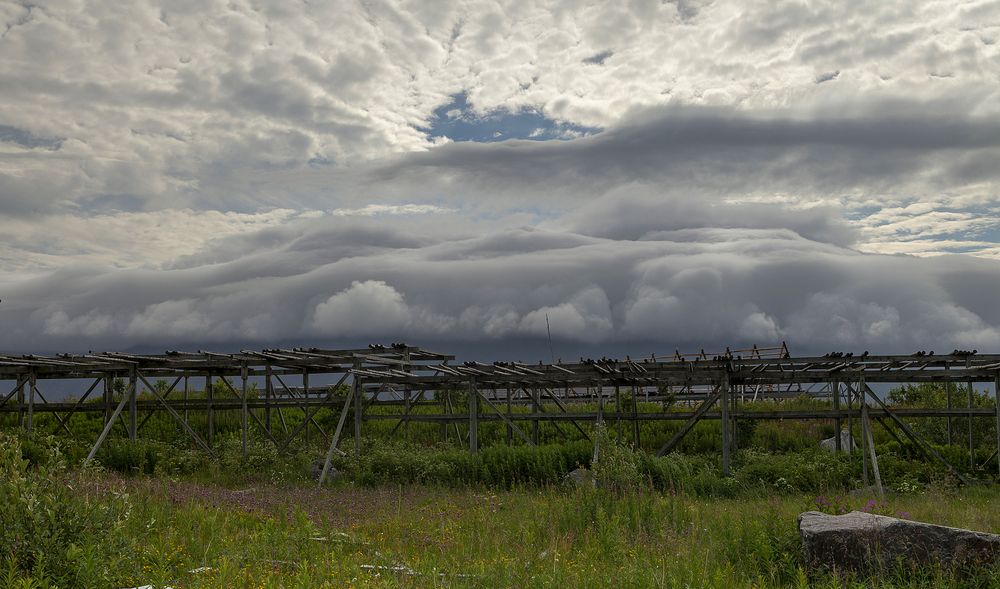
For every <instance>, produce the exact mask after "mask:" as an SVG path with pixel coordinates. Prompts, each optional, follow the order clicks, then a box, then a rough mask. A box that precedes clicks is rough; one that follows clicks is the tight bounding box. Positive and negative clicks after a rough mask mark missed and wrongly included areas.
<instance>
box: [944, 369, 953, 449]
mask: <svg viewBox="0 0 1000 589" xmlns="http://www.w3.org/2000/svg"><path fill="white" fill-rule="evenodd" d="M947 369H948V367H947V366H946V367H945V370H947ZM944 388H945V398H946V406H947V407H948V409H951V381H950V380H949V381H948V382H946V383H944ZM947 428H948V445H949V446H951V444H952V439H951V415H950V414H949V415H948V422H947Z"/></svg>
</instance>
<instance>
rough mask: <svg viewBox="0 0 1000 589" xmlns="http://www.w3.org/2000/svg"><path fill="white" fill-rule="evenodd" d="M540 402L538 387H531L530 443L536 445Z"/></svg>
mask: <svg viewBox="0 0 1000 589" xmlns="http://www.w3.org/2000/svg"><path fill="white" fill-rule="evenodd" d="M541 409H542V404H541V403H540V402H539V399H538V387H532V388H531V414H532V416H533V417H532V422H531V443H532V444H534V445H536V446H537V445H538V414H539V413H540V412H541Z"/></svg>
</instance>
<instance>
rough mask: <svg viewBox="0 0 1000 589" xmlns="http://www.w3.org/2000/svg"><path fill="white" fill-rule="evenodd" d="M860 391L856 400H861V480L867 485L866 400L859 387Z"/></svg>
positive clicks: (867, 436) (867, 435)
mask: <svg viewBox="0 0 1000 589" xmlns="http://www.w3.org/2000/svg"><path fill="white" fill-rule="evenodd" d="M858 390H859V392H860V393H861V394H860V395H859V397H858V400H859V401H860V402H861V480H862V484H863V485H864V486H865V487H868V485H869V482H868V452H867V451H868V439H869V435H870V434H869V433H868V401H867V399H865V395H864V389H862V388H860V387H859V389H858Z"/></svg>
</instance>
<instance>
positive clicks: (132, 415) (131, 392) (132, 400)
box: [128, 364, 139, 442]
mask: <svg viewBox="0 0 1000 589" xmlns="http://www.w3.org/2000/svg"><path fill="white" fill-rule="evenodd" d="M138 390H139V379H138V378H137V375H136V369H135V365H134V364H133V365H132V367H131V368H129V371H128V439H129V441H131V442H134V441H135V440H136V437H137V435H138V431H137V429H136V425H137V424H136V417H137V416H138V412H137V411H136V401H137V399H136V397H137V396H138Z"/></svg>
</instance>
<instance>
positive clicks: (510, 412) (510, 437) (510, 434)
mask: <svg viewBox="0 0 1000 589" xmlns="http://www.w3.org/2000/svg"><path fill="white" fill-rule="evenodd" d="M513 419H514V407H513V404H512V401H511V398H510V383H507V421H508V422H511V421H512V420H513ZM513 444H514V428H513V426H511V425H510V423H508V424H507V445H508V446H511V445H513Z"/></svg>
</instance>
